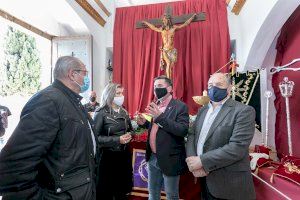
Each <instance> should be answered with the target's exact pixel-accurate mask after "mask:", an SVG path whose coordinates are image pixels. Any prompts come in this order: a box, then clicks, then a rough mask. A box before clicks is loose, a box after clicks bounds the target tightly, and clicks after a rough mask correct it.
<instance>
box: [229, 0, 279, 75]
mask: <svg viewBox="0 0 300 200" xmlns="http://www.w3.org/2000/svg"><path fill="white" fill-rule="evenodd" d="M277 1H278V0H267V1H262V0H250V1H246V3H245V5H244V7H243V8H242V10H241V12H240V14H239V15H235V14H233V13H232V12H230V11H231V9H232V8H231V7H228V9H227V10H228V23H229V32H230V39H231V40H233V39H235V40H236V54H237V55H236V56H237V62H238V63H239V64H240V66H241V67H240V68H239V69H238V70H239V71H243V70H244V69H243V68H244V66H245V64H246V61H247V57H248V54H249V51H250V48H251V46H252V43H253V41H254V39H255V36H256V34H257V32H258V31H259V29H260V27H261V26H262V24H263V22H264V20H265V18H266V17H267V16H268V14H269V12H270V10H271V9H272V8H273V6H274V5H275V4H276V2H277ZM279 1H280V0H279Z"/></svg>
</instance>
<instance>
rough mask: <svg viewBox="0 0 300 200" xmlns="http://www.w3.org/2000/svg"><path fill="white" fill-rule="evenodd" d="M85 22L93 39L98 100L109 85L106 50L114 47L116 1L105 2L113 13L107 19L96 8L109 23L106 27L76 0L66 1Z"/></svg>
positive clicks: (94, 80) (95, 84) (95, 85)
mask: <svg viewBox="0 0 300 200" xmlns="http://www.w3.org/2000/svg"><path fill="white" fill-rule="evenodd" d="M66 1H67V2H68V3H69V5H70V6H71V7H72V8H73V9H74V10H75V12H76V13H77V14H78V15H79V17H80V18H81V19H82V20H83V22H84V23H85V25H86V26H87V28H88V30H89V32H90V33H89V34H91V35H92V37H93V90H95V91H96V92H97V94H98V100H99V97H100V94H101V92H102V90H103V89H104V86H105V85H106V84H107V83H108V71H107V70H106V67H107V59H108V58H107V55H106V52H107V51H106V49H107V48H109V47H110V48H111V47H112V45H113V42H112V41H113V19H114V13H115V11H114V10H115V6H114V1H103V3H105V6H106V8H107V9H108V10H109V11H110V12H111V13H112V15H111V16H110V17H107V16H106V15H105V14H104V13H103V11H102V10H101V9H99V8H98V6H97V5H93V3H92V2H89V3H91V4H92V5H93V6H94V8H95V9H96V10H97V11H98V12H99V13H100V15H101V16H102V17H103V18H104V19H105V21H107V23H106V24H105V26H104V27H102V26H100V25H99V24H98V23H97V22H96V21H95V20H94V19H93V18H92V17H91V16H90V15H89V14H88V13H87V12H86V11H85V10H83V9H82V8H81V7H80V6H79V5H78V4H77V3H76V2H75V1H74V0H66Z"/></svg>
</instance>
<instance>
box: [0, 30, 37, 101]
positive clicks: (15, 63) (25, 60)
mask: <svg viewBox="0 0 300 200" xmlns="http://www.w3.org/2000/svg"><path fill="white" fill-rule="evenodd" d="M1 66H2V67H1V69H0V73H1V76H0V94H1V95H5V96H6V95H12V94H16V93H18V94H22V95H28V94H30V95H31V94H34V93H35V92H37V91H38V90H39V89H40V87H41V82H40V76H41V62H40V59H39V53H38V50H37V48H36V42H35V38H34V37H31V36H29V35H27V34H25V33H23V32H21V31H19V30H16V29H14V28H12V27H8V31H7V34H6V37H5V44H4V63H3V64H2V65H1Z"/></svg>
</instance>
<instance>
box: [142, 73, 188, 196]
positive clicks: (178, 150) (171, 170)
mask: <svg viewBox="0 0 300 200" xmlns="http://www.w3.org/2000/svg"><path fill="white" fill-rule="evenodd" d="M171 92H172V81H171V80H170V79H169V78H167V77H166V76H159V77H157V78H155V80H154V95H155V97H156V99H157V100H156V102H152V103H150V104H149V105H148V107H147V108H146V111H147V112H148V113H149V114H150V115H151V116H152V117H153V120H152V122H151V123H150V122H147V121H146V120H145V118H144V117H143V116H142V115H139V116H138V124H139V125H141V126H144V127H146V128H149V129H148V130H149V131H148V133H149V134H148V140H147V149H146V161H147V162H148V189H149V200H159V199H160V192H161V188H162V183H164V187H165V192H166V194H167V199H172V200H177V199H179V177H180V174H182V173H183V172H184V171H186V170H187V165H186V163H185V158H186V153H185V143H184V137H185V136H186V135H187V133H188V126H189V114H188V107H187V106H186V104H184V103H183V102H181V101H179V100H176V99H173V97H172V94H171Z"/></svg>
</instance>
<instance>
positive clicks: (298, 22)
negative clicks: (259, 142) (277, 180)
mask: <svg viewBox="0 0 300 200" xmlns="http://www.w3.org/2000/svg"><path fill="white" fill-rule="evenodd" d="M276 48H277V56H276V61H275V66H280V65H285V64H287V63H289V62H291V61H292V60H294V59H296V58H300V7H298V8H297V9H296V10H295V12H294V13H293V14H292V15H291V17H290V18H289V19H288V21H287V22H286V23H285V25H284V26H283V27H282V29H281V33H280V36H279V38H278V41H277V47H276ZM290 67H300V62H297V63H295V64H294V65H291V66H290ZM284 77H288V78H289V80H291V81H294V82H295V86H294V92H293V96H292V97H291V98H290V113H291V116H290V118H291V130H292V141H293V152H294V155H295V156H297V157H300V148H299V141H300V131H299V130H300V109H299V106H300V104H299V103H300V94H299V91H300V71H298V72H293V71H281V72H279V73H276V74H274V75H273V78H272V85H273V88H274V92H275V96H276V100H275V107H276V110H277V114H276V125H275V143H276V149H277V152H278V153H279V156H280V157H281V156H282V155H288V152H289V151H288V139H287V125H286V110H285V100H284V98H283V97H282V96H281V94H280V90H279V87H278V85H279V83H280V82H281V81H282V80H283V78H284Z"/></svg>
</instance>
